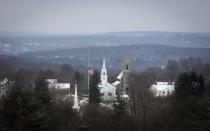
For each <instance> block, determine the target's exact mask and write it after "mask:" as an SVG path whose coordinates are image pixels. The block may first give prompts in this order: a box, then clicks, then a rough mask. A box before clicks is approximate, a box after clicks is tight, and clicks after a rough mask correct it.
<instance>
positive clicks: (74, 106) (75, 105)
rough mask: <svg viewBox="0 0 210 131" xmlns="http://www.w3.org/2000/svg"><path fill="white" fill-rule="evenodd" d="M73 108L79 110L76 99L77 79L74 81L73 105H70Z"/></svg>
mask: <svg viewBox="0 0 210 131" xmlns="http://www.w3.org/2000/svg"><path fill="white" fill-rule="evenodd" d="M72 108H73V109H75V110H77V111H79V109H80V107H79V101H78V96H77V81H75V91H74V105H73V107H72Z"/></svg>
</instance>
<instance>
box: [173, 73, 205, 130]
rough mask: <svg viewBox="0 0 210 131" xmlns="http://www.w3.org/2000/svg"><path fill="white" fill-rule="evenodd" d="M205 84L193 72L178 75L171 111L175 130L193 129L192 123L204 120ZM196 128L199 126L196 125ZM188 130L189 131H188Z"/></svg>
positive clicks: (199, 76) (201, 78)
mask: <svg viewBox="0 0 210 131" xmlns="http://www.w3.org/2000/svg"><path fill="white" fill-rule="evenodd" d="M204 91H205V83H204V79H203V77H202V76H201V75H197V74H196V73H194V72H189V73H182V74H180V75H179V77H178V79H177V81H176V85H175V92H174V101H173V103H172V110H173V113H174V115H173V116H174V120H175V123H176V127H177V128H178V129H176V130H184V129H183V128H184V127H185V128H187V127H188V126H189V128H190V129H191V128H193V126H195V125H191V124H189V123H194V121H196V122H197V121H201V120H200V118H202V119H203V118H204V117H203V116H204V114H205V110H206V106H205V104H204V103H205V95H204ZM196 126H197V128H198V127H199V126H200V125H196ZM190 129H189V130H190Z"/></svg>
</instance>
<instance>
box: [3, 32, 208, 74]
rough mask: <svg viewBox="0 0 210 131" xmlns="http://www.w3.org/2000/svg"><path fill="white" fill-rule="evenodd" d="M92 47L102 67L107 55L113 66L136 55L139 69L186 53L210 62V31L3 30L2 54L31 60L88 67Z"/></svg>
mask: <svg viewBox="0 0 210 131" xmlns="http://www.w3.org/2000/svg"><path fill="white" fill-rule="evenodd" d="M88 50H89V51H90V58H91V63H92V64H93V65H94V66H95V67H96V68H100V66H101V60H102V59H103V58H106V59H107V60H108V64H109V68H111V69H119V68H121V67H122V61H123V58H125V57H128V56H131V57H132V59H133V65H134V68H135V69H137V70H139V69H145V68H147V67H153V66H156V67H160V66H164V65H165V64H166V62H167V60H169V59H175V60H179V59H182V58H186V57H200V58H202V59H203V60H204V61H205V62H210V58H209V56H210V33H181V32H158V31H130V32H110V33H102V34H91V35H56V34H51V33H38V32H14V33H10V32H0V54H6V55H16V56H19V57H22V58H24V59H28V60H31V59H32V58H33V59H32V60H33V61H46V62H50V63H54V64H61V63H70V64H72V65H75V66H80V67H84V66H87V52H88ZM140 65H141V66H140Z"/></svg>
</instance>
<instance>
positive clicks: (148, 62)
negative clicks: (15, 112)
mask: <svg viewBox="0 0 210 131" xmlns="http://www.w3.org/2000/svg"><path fill="white" fill-rule="evenodd" d="M88 50H89V52H90V53H89V54H90V64H91V65H92V66H94V67H95V68H98V69H100V67H101V63H102V59H103V58H106V60H107V62H108V65H109V66H108V67H109V68H110V69H115V70H119V69H120V68H122V62H123V59H124V58H126V57H131V58H132V61H133V68H134V69H136V70H142V69H146V68H148V67H161V66H165V65H166V63H167V61H168V60H169V59H173V60H180V59H182V58H187V57H200V58H201V59H202V60H203V61H205V62H210V58H209V56H210V48H185V47H172V46H165V45H122V46H92V47H83V48H75V49H65V50H56V51H40V52H34V53H24V54H22V55H20V57H23V58H26V59H32V60H37V61H48V62H51V63H53V64H55V63H56V64H61V63H71V64H72V65H74V66H77V67H78V66H79V67H85V66H87V60H88Z"/></svg>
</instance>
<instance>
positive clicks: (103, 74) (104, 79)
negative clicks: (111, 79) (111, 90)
mask: <svg viewBox="0 0 210 131" xmlns="http://www.w3.org/2000/svg"><path fill="white" fill-rule="evenodd" d="M107 80H108V76H107V69H106V61H105V59H103V67H102V68H101V83H104V82H107Z"/></svg>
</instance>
